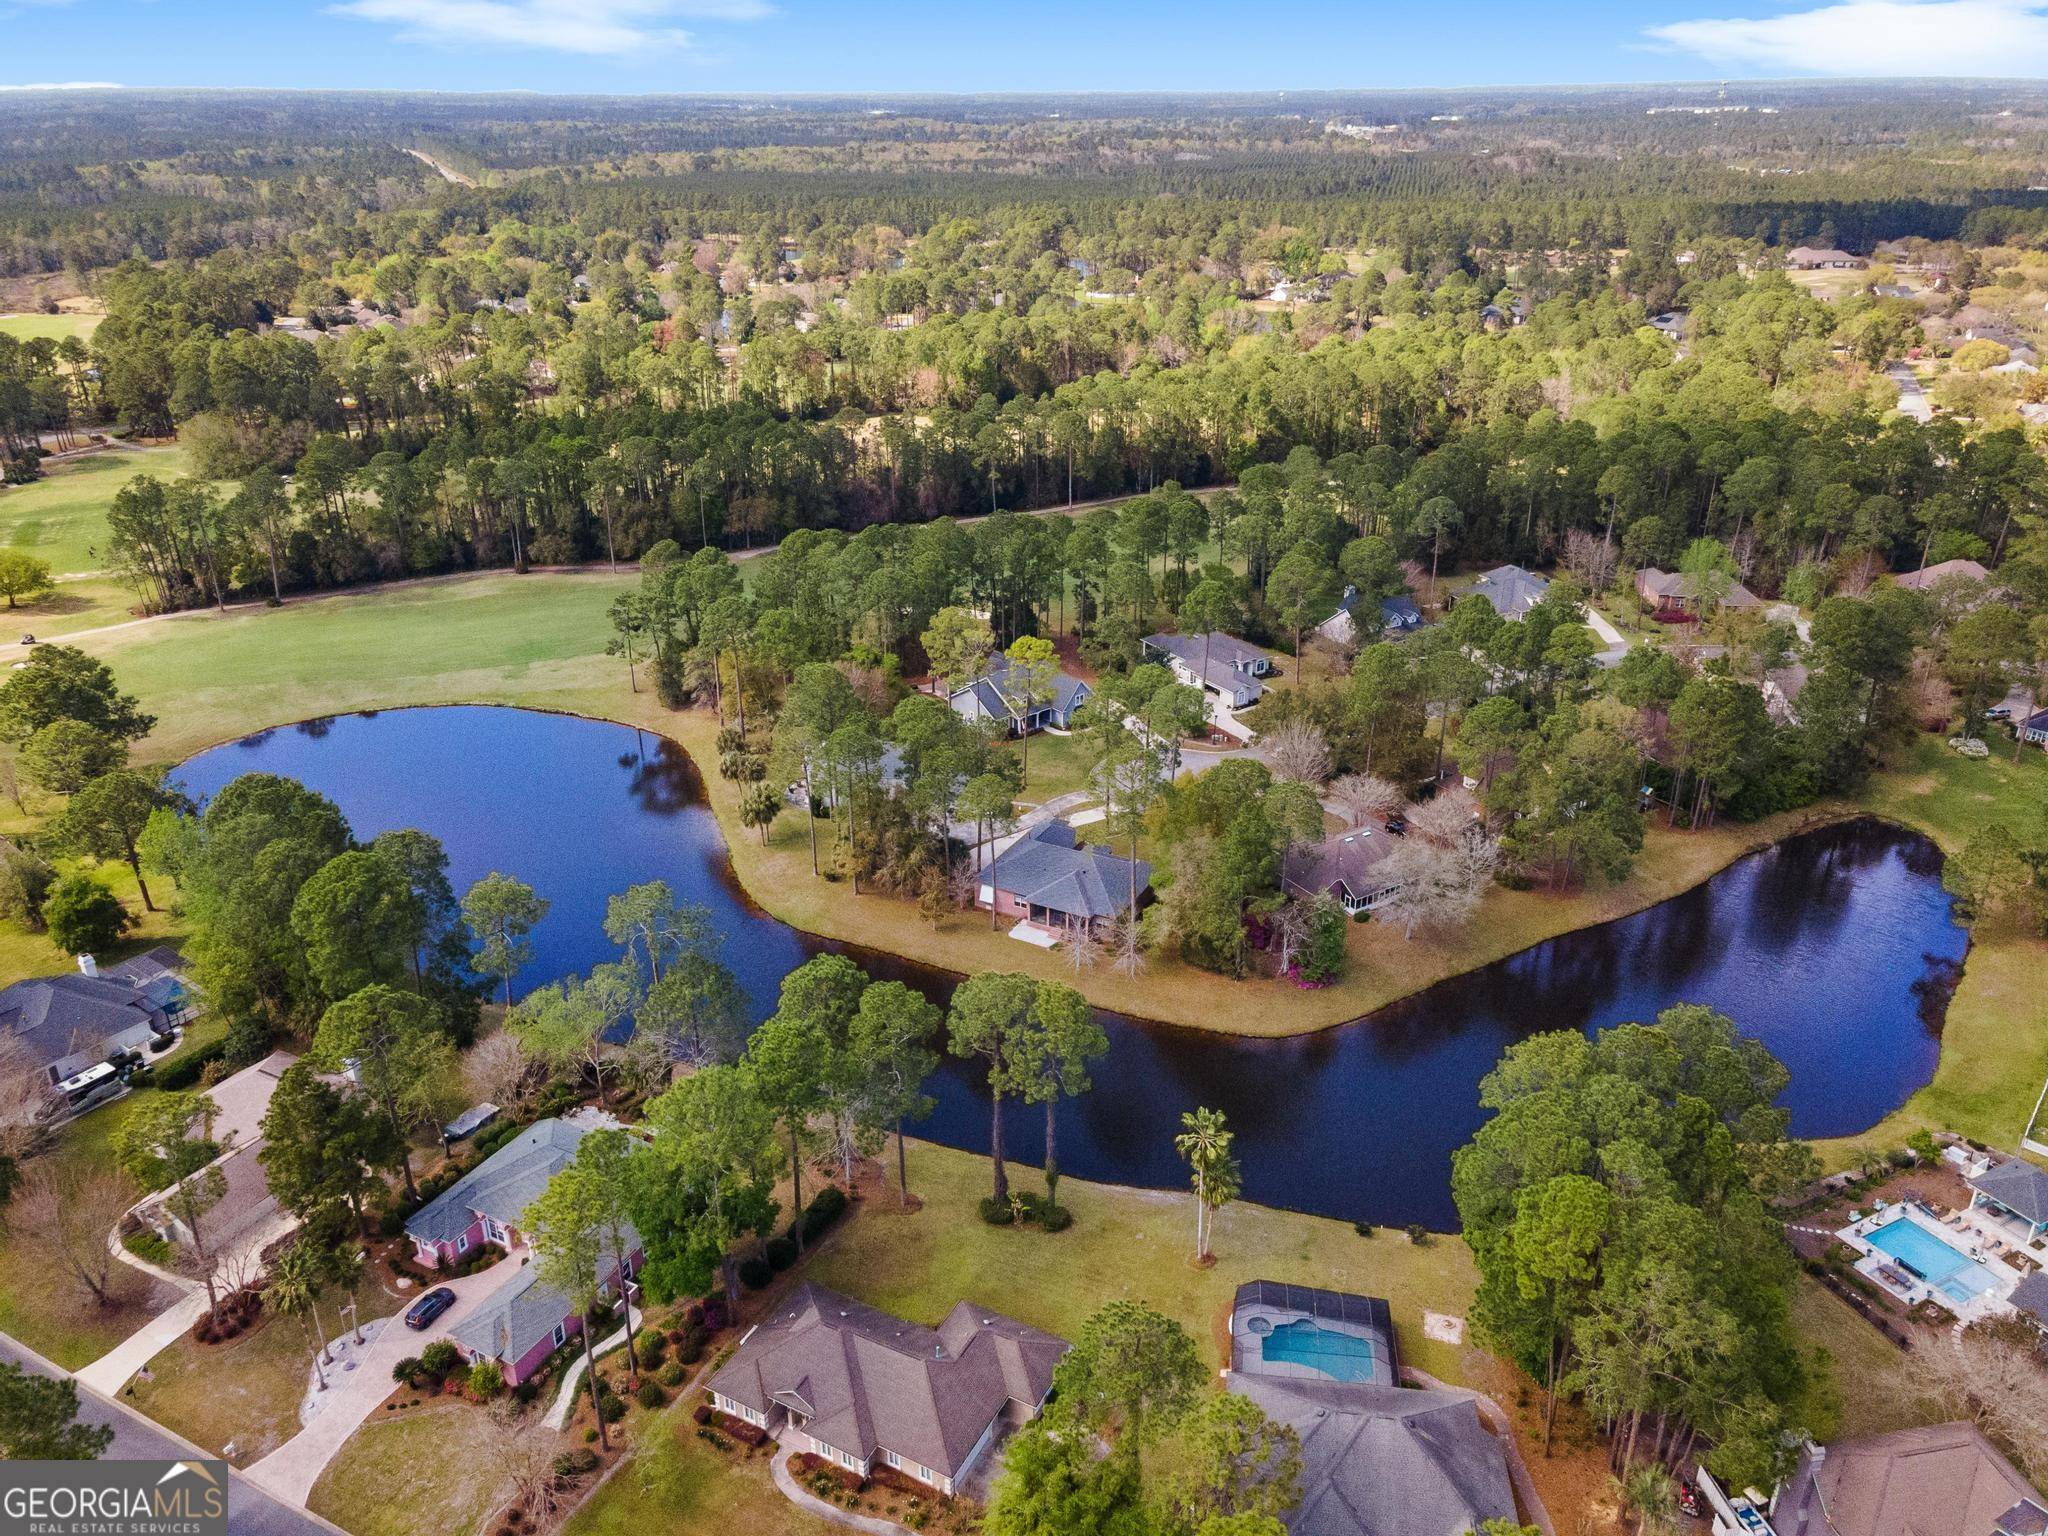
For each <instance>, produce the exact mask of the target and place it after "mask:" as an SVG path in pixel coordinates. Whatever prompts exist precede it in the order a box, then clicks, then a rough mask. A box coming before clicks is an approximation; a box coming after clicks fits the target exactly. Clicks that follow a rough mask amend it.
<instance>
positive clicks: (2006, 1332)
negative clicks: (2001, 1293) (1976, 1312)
mask: <svg viewBox="0 0 2048 1536" xmlns="http://www.w3.org/2000/svg"><path fill="white" fill-rule="evenodd" d="M1905 1370H1906V1380H1907V1385H1908V1387H1909V1388H1910V1389H1911V1390H1912V1391H1913V1392H1915V1393H1917V1394H1918V1395H1919V1396H1921V1397H1923V1398H1925V1399H1927V1400H1928V1401H1929V1402H1931V1403H1932V1404H1933V1405H1934V1406H1935V1407H1936V1408H1937V1409H1938V1411H1939V1413H1940V1415H1941V1417H1942V1418H1944V1419H1966V1420H1969V1421H1970V1422H1972V1423H1974V1424H1975V1425H1976V1426H1977V1427H1978V1428H1979V1429H1981V1430H1983V1431H1984V1433H1985V1434H1986V1435H1987V1436H1988V1437H1989V1438H1991V1439H1992V1440H1995V1441H1997V1442H1998V1443H1999V1444H2001V1445H2003V1446H2005V1447H2007V1448H2008V1449H2010V1450H2011V1451H2012V1453H2013V1459H2014V1460H2015V1461H2017V1462H2018V1463H2019V1466H2020V1470H2021V1471H2022V1472H2024V1473H2025V1474H2026V1475H2027V1478H2028V1480H2029V1481H2030V1482H2033V1483H2036V1484H2038V1483H2039V1482H2040V1481H2041V1480H2042V1478H2043V1477H2048V1356H2044V1353H2043V1349H2042V1341H2041V1335H2040V1334H2039V1333H2038V1332H2036V1331H2035V1329H2034V1326H2033V1324H2031V1323H2030V1322H2028V1321H2027V1320H2026V1319H2025V1318H2020V1317H2003V1318H1994V1319H1990V1320H1987V1321H1985V1322H1980V1323H1973V1324H1971V1325H1970V1326H1969V1327H1968V1328H1965V1329H1964V1330H1963V1331H1962V1332H1961V1333H1958V1334H1944V1335H1942V1336H1941V1337H1940V1338H1939V1339H1937V1340H1934V1341H1933V1342H1930V1343H1926V1344H1923V1345H1921V1346H1920V1347H1919V1348H1916V1349H1915V1350H1913V1351H1912V1353H1910V1354H1908V1355H1907V1356H1906V1357H1905Z"/></svg>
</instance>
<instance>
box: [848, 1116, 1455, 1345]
mask: <svg viewBox="0 0 2048 1536" xmlns="http://www.w3.org/2000/svg"><path fill="white" fill-rule="evenodd" d="M1010 1175H1011V1182H1012V1184H1013V1185H1015V1186H1017V1187H1019V1188H1023V1189H1031V1190H1036V1189H1039V1188H1041V1187H1042V1185H1041V1182H1040V1179H1039V1176H1038V1173H1037V1171H1036V1170H1035V1169H1033V1168H1031V1167H1030V1166H1029V1165H1021V1166H1020V1165H1018V1164H1014V1163H1013V1164H1011V1165H1010ZM988 1181H989V1162H988V1159H987V1158H985V1157H980V1156H976V1155H973V1154H970V1153H966V1152H958V1151H954V1150H952V1149H950V1148H946V1147H938V1146H931V1145H928V1144H926V1143H924V1142H912V1143H911V1147H910V1189H911V1193H912V1194H914V1195H916V1196H917V1197H918V1198H919V1199H920V1200H922V1201H923V1202H924V1208H923V1209H922V1210H919V1211H916V1212H913V1213H911V1214H908V1215H906V1214H902V1213H901V1212H899V1211H897V1210H896V1209H895V1208H894V1207H893V1205H892V1204H891V1202H890V1201H889V1200H888V1199H887V1198H886V1197H884V1196H871V1197H870V1198H869V1200H868V1201H867V1203H866V1206H865V1208H864V1209H863V1210H862V1211H861V1214H860V1216H859V1218H858V1219H857V1220H855V1221H854V1222H852V1223H851V1224H850V1225H849V1226H848V1227H847V1228H846V1230H845V1231H844V1232H842V1233H841V1234H840V1235H839V1236H838V1237H837V1238H836V1239H834V1241H833V1242H832V1243H831V1244H830V1245H828V1246H827V1248H826V1249H825V1250H824V1251H823V1252H822V1253H820V1254H819V1255H818V1256H817V1258H816V1259H814V1260H813V1261H812V1263H811V1265H810V1269H809V1277H810V1278H811V1279H814V1280H817V1281H818V1282H820V1283H821V1284H824V1285H829V1286H832V1287H833V1288H835V1289H837V1290H842V1291H845V1292H847V1293H848V1294H849V1295H852V1296H854V1297H857V1298H858V1299H860V1300H862V1301H865V1302H868V1303H869V1304H871V1305H873V1306H877V1307H880V1308H882V1309H883V1310H884V1311H888V1312H893V1313H896V1314H897V1315H899V1316H902V1317H907V1318H909V1319H910V1320H911V1321H913V1322H919V1323H937V1322H938V1321H939V1320H940V1319H941V1318H942V1317H944V1316H945V1314H946V1313H947V1312H949V1311H951V1310H952V1308H953V1305H954V1304H955V1303H956V1302H958V1301H959V1300H961V1298H963V1297H966V1298H969V1299H971V1300H973V1301H975V1302H978V1303H981V1304H983V1305H986V1306H990V1307H993V1308H995V1309H996V1310H997V1311H999V1312H1004V1313H1008V1314H1009V1315H1010V1316H1012V1317H1015V1318H1018V1319H1019V1320H1021V1321H1023V1322H1026V1323H1030V1324H1031V1325H1032V1326H1033V1327H1037V1328H1044V1329H1046V1330H1048V1331H1049V1332H1052V1333H1057V1334H1059V1335H1061V1336H1062V1337H1065V1338H1072V1337H1073V1336H1074V1335H1075V1334H1076V1333H1077V1332H1078V1331H1079V1330H1080V1327H1081V1325H1082V1323H1084V1322H1085V1321H1086V1320H1087V1319H1088V1317H1089V1315H1090V1314H1091V1313H1093V1312H1094V1311H1096V1309H1097V1308H1099V1307H1101V1306H1102V1305H1103V1304H1104V1303H1106V1302H1109V1301H1114V1300H1118V1299H1121V1298H1130V1299H1133V1300H1137V1301H1142V1302H1144V1303H1145V1304H1146V1305H1148V1306H1151V1307H1154V1308H1156V1309H1158V1310H1159V1311H1161V1312H1164V1313H1165V1314H1167V1315H1168V1316H1169V1317H1172V1318H1174V1319H1176V1320H1177V1321H1178V1322H1179V1323H1180V1324H1181V1326H1182V1327H1184V1328H1186V1329H1187V1330H1188V1332H1189V1333H1191V1334H1192V1335H1194V1337H1195V1338H1196V1340H1197V1341H1198V1342H1200V1343H1201V1344H1202V1346H1203V1349H1204V1353H1205V1354H1207V1355H1208V1356H1209V1358H1210V1359H1211V1360H1212V1361H1213V1362H1214V1363H1215V1364H1216V1365H1217V1366H1218V1367H1219V1368H1220V1367H1221V1366H1222V1364H1223V1363H1224V1357H1225V1346H1226V1341H1227V1339H1228V1332H1227V1326H1228V1316H1229V1310H1230V1301H1231V1296H1232V1294H1233V1293H1234V1292H1235V1290H1236V1289H1237V1287H1238V1286H1239V1285H1240V1284H1242V1283H1243V1282H1244V1281H1246V1280H1281V1281H1292V1282H1294V1283H1297V1284H1302V1285H1320V1286H1325V1287H1328V1288H1330V1289H1333V1290H1340V1291H1355V1292H1358V1293H1361V1294H1363V1295H1368V1296H1384V1297H1386V1298H1387V1300H1388V1301H1389V1302H1391V1303H1392V1305H1393V1312H1394V1325H1395V1329H1396V1331H1397V1332H1398V1334H1399V1335H1400V1343H1401V1353H1402V1356H1403V1358H1404V1359H1406V1360H1407V1361H1409V1362H1410V1363H1411V1364H1414V1365H1417V1366H1420V1367H1421V1368H1422V1369H1423V1370H1426V1371H1428V1372H1430V1373H1431V1374H1432V1375H1435V1376H1439V1377H1442V1378H1444V1379H1445V1380H1450V1381H1468V1380H1471V1379H1473V1378H1474V1376H1475V1374H1476V1372H1477V1370H1478V1369H1479V1368H1480V1367H1481V1366H1482V1365H1483V1364H1484V1362H1485V1359H1486V1357H1484V1356H1483V1355H1482V1354H1481V1353H1480V1352H1479V1351H1477V1350H1474V1349H1472V1348H1470V1346H1466V1347H1464V1348H1459V1347H1455V1346H1452V1345H1447V1344H1439V1343H1436V1342H1433V1341H1431V1340H1427V1339H1424V1338H1423V1337H1422V1313H1423V1310H1424V1309H1425V1308H1427V1309H1428V1310H1430V1311H1433V1312H1447V1313H1452V1314H1455V1315H1458V1316H1462V1315H1463V1314H1464V1313H1465V1311H1466V1309H1467V1308H1468V1307H1469V1306H1470V1305H1471V1302H1472V1293H1473V1288H1474V1286H1475V1285H1476V1284H1477V1283H1478V1276H1477V1273H1476V1271H1475V1270H1474V1269H1473V1267H1472V1256H1471V1254H1470V1253H1469V1252H1468V1251H1467V1249H1466V1247H1465V1245H1464V1243H1463V1242H1462V1241H1460V1240H1459V1239H1457V1238H1455V1237H1436V1238H1432V1239H1430V1240H1429V1242H1428V1243H1426V1244H1425V1245H1423V1246H1420V1247H1418V1246H1416V1245H1415V1244H1413V1243H1411V1242H1410V1241H1409V1240H1408V1238H1407V1236H1406V1234H1404V1233H1402V1232H1397V1231H1392V1230H1389V1229H1385V1228H1382V1229H1381V1230H1379V1231H1378V1232H1376V1233H1375V1234H1374V1235H1373V1236H1372V1237H1369V1238H1366V1237H1360V1236H1359V1235H1358V1234H1357V1233H1356V1232H1355V1231H1353V1230H1352V1228H1351V1226H1350V1224H1349V1223H1348V1222H1341V1221H1329V1220H1326V1219H1324V1218H1322V1217H1320V1216H1304V1215H1301V1214H1299V1213H1297V1212H1292V1211H1279V1210H1273V1209H1271V1208H1269V1207H1266V1206H1257V1205H1248V1204H1238V1205H1232V1206H1227V1207H1225V1208H1224V1210H1223V1211H1222V1213H1221V1214H1220V1215H1219V1216H1218V1218H1217V1222H1216V1235H1215V1241H1214V1244H1213V1246H1214V1248H1215V1252H1216V1259H1217V1262H1216V1264H1215V1265H1214V1266H1213V1267H1212V1268H1209V1269H1197V1268H1196V1267H1195V1266H1194V1264H1193V1263H1192V1262H1191V1260H1192V1255H1193V1252H1194V1229H1195V1221H1194V1203H1193V1197H1192V1195H1189V1194H1186V1193H1181V1192H1173V1191H1156V1190H1139V1189H1125V1188H1121V1187H1118V1186H1115V1185H1104V1184H1090V1183H1085V1182H1083V1181H1082V1180H1080V1179H1071V1178H1068V1179H1061V1180H1060V1203H1061V1204H1062V1205H1066V1206H1069V1207H1070V1208H1071V1209H1072V1210H1073V1212H1074V1225H1073V1226H1072V1227H1070V1228H1068V1229H1067V1230H1066V1231H1065V1232H1061V1233H1057V1234H1054V1235H1052V1236H1047V1235H1046V1234H1045V1233H1043V1232H1040V1231H1039V1230H1038V1229H1037V1228H1035V1227H1028V1228H1019V1227H991V1226H989V1225H987V1224H986V1223H984V1222H982V1221H979V1220H977V1219H976V1217H975V1214H974V1212H975V1203H976V1202H977V1201H978V1200H980V1199H981V1197H982V1196H984V1195H986V1194H987V1193H988Z"/></svg>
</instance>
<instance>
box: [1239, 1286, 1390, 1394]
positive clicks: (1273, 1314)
mask: <svg viewBox="0 0 2048 1536" xmlns="http://www.w3.org/2000/svg"><path fill="white" fill-rule="evenodd" d="M1254 1323H1263V1324H1264V1325H1265V1326H1264V1327H1263V1328H1258V1327H1254V1326H1253V1324H1254ZM1288 1323H1313V1324H1314V1325H1315V1326H1316V1327H1317V1328H1319V1329H1322V1330H1323V1331H1325V1332H1328V1333H1341V1334H1344V1335H1346V1336H1347V1337H1349V1338H1354V1339H1362V1340H1364V1341H1365V1342H1367V1343H1369V1344H1370V1345H1372V1375H1371V1376H1370V1377H1368V1378H1366V1379H1367V1380H1369V1381H1372V1382H1374V1383H1377V1384H1378V1385H1380V1386H1387V1387H1394V1386H1399V1385H1400V1383H1399V1382H1398V1381H1396V1380H1395V1379H1394V1364H1393V1351H1392V1350H1391V1349H1390V1348H1389V1346H1388V1339H1387V1335H1386V1334H1384V1333H1382V1332H1381V1330H1379V1329H1377V1328H1374V1327H1372V1326H1370V1325H1367V1324H1361V1323H1350V1322H1344V1321H1340V1320H1338V1319H1334V1318H1328V1317H1316V1316H1314V1315H1313V1314H1311V1313H1308V1312H1304V1311H1301V1310H1300V1309H1299V1308H1294V1307H1282V1306H1270V1305H1267V1304H1265V1303H1263V1302H1252V1303H1249V1304H1247V1305H1244V1306H1240V1307H1239V1308H1238V1309H1237V1310H1236V1311H1234V1312H1233V1313H1232V1314H1231V1317H1230V1357H1231V1367H1232V1369H1233V1370H1237V1371H1241V1372H1245V1373H1248V1374H1252V1375H1258V1376H1282V1377H1292V1378H1294V1379H1295V1380H1297V1381H1337V1380H1343V1379H1345V1378H1342V1377H1338V1376H1335V1375H1333V1374H1332V1373H1331V1372H1329V1371H1322V1370H1318V1369H1316V1368H1315V1367H1314V1366H1312V1365H1303V1364H1301V1363H1300V1362H1299V1361H1295V1360H1273V1359H1269V1358H1267V1355H1266V1339H1267V1337H1268V1336H1269V1335H1270V1334H1271V1333H1272V1331H1273V1330H1274V1329H1276V1328H1280V1327H1283V1326H1285V1325H1286V1324H1288Z"/></svg>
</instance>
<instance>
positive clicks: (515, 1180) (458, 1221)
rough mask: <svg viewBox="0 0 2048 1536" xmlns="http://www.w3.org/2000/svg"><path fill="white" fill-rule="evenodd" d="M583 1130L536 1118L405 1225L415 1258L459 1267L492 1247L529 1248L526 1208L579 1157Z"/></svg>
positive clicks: (430, 1264) (435, 1265)
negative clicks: (523, 1231) (478, 1250)
mask: <svg viewBox="0 0 2048 1536" xmlns="http://www.w3.org/2000/svg"><path fill="white" fill-rule="evenodd" d="M583 1135H584V1133H583V1129H582V1127H580V1126H575V1125H571V1124H570V1123H569V1122H568V1121H566V1120H536V1121H535V1122H534V1123H533V1124H532V1125H529V1126H528V1127H527V1128H526V1129H525V1130H523V1131H521V1132H520V1133H519V1134H518V1135H517V1136H514V1137H513V1138H512V1139H511V1140H510V1141H508V1142H506V1143H505V1145H504V1146H502V1147H500V1148H498V1150H497V1151H495V1152H493V1153H492V1154H491V1155H490V1156H489V1157H487V1158H485V1159H484V1160H483V1161H482V1162H481V1163H479V1164H477V1166H476V1167H474V1168H472V1169H470V1170H469V1172H467V1173H465V1174H464V1175H463V1176H462V1177H461V1178H459V1179H457V1180H456V1181H455V1182H454V1183H453V1184H450V1185H449V1186H448V1187H447V1188H446V1189H444V1190H442V1191H441V1193H440V1194H438V1195H436V1196H435V1197H434V1198H433V1199H431V1200H429V1201H428V1202H427V1203H426V1204H425V1205H423V1206H421V1207H420V1208H419V1209H418V1210H417V1211H415V1212H413V1214H412V1216H411V1217H410V1218H409V1219H408V1220H407V1221H406V1224H405V1235H406V1236H407V1237H408V1238H410V1239H412V1248H413V1257H414V1258H415V1259H416V1260H418V1261H419V1262H420V1263H422V1264H424V1265H426V1266H427V1267H428V1268H430V1269H438V1268H440V1267H442V1266H443V1265H447V1264H456V1263H460V1262H461V1261H462V1259H463V1258H465V1257H466V1256H467V1255H468V1254H469V1252H470V1250H471V1249H473V1248H476V1247H479V1246H480V1245H482V1244H484V1243H493V1244H495V1245H496V1246H498V1247H500V1248H503V1249H504V1250H505V1251H506V1252H508V1253H510V1252H512V1251H514V1250H515V1249H518V1248H521V1247H523V1246H525V1242H526V1239H525V1238H524V1236H522V1235H521V1233H520V1231H519V1223H520V1221H521V1220H523V1219H524V1218H525V1215H526V1208H527V1207H528V1206H529V1205H531V1204H533V1202H534V1201H535V1200H536V1199H537V1198H539V1196H540V1192H541V1191H542V1190H544V1189H546V1188H547V1187H548V1180H549V1179H551V1178H553V1177H554V1176H555V1175H556V1174H557V1173H559V1172H561V1171H562V1169H563V1168H565V1167H567V1166H568V1164H569V1160H570V1159H571V1158H573V1157H575V1155H576V1148H577V1146H578V1144H579V1143H581V1142H582V1140H583Z"/></svg>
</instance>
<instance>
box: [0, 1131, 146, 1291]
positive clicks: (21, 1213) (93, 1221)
mask: <svg viewBox="0 0 2048 1536" xmlns="http://www.w3.org/2000/svg"><path fill="white" fill-rule="evenodd" d="M134 1200H135V1186H134V1185H133V1184H131V1183H130V1182H129V1180H128V1179H127V1177H126V1176H125V1175H124V1174H123V1173H122V1172H121V1170H120V1169H118V1168H116V1167H114V1166H113V1165H112V1164H110V1163H107V1162H103V1161H101V1160H98V1159H95V1158H55V1157H44V1158H38V1159H36V1160H35V1161H34V1162H32V1163H30V1164H29V1165H28V1167H27V1169H26V1170H25V1172H24V1173H23V1176H22V1190H21V1193H20V1195H18V1196H17V1197H16V1198H15V1202H14V1209H13V1211H12V1213H11V1214H10V1218H9V1220H8V1229H9V1231H10V1232H11V1233H12V1234H13V1236H14V1239H15V1241H16V1242H17V1243H19V1244H21V1246H22V1247H23V1248H24V1249H25V1250H26V1251H27V1252H28V1253H30V1254H32V1255H34V1256H35V1258H36V1259H37V1260H39V1261H40V1267H41V1269H42V1270H43V1272H44V1273H45V1274H49V1275H54V1276H56V1277H58V1278H59V1279H60V1280H61V1281H62V1282H63V1283H64V1284H65V1285H67V1286H69V1287H75V1288H76V1290H77V1292H78V1296H79V1300H80V1301H81V1302H82V1303H84V1304H85V1305H88V1306H93V1307H100V1308H105V1309H111V1308H114V1307H117V1306H119V1305H121V1303H122V1302H123V1301H125V1300H127V1299H128V1298H129V1297H130V1296H131V1295H132V1294H133V1293H134V1292H135V1291H136V1290H137V1289H139V1281H140V1279H141V1277H140V1275H138V1274H137V1272H136V1271H135V1270H133V1269H131V1268H130V1267H129V1266H128V1265H126V1264H123V1263H121V1262H120V1261H119V1260H117V1259H116V1258H115V1257H114V1255H113V1253H112V1251H111V1250H110V1248H109V1247H108V1241H107V1240H108V1238H109V1236H110V1235H111V1234H112V1232H113V1230H114V1224H115V1223H116V1222H118V1221H119V1220H120V1219H121V1217H122V1215H123V1214H124V1213H125V1212H126V1211H127V1209H128V1207H129V1206H130V1205H131V1204H132V1203H133V1202H134Z"/></svg>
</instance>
